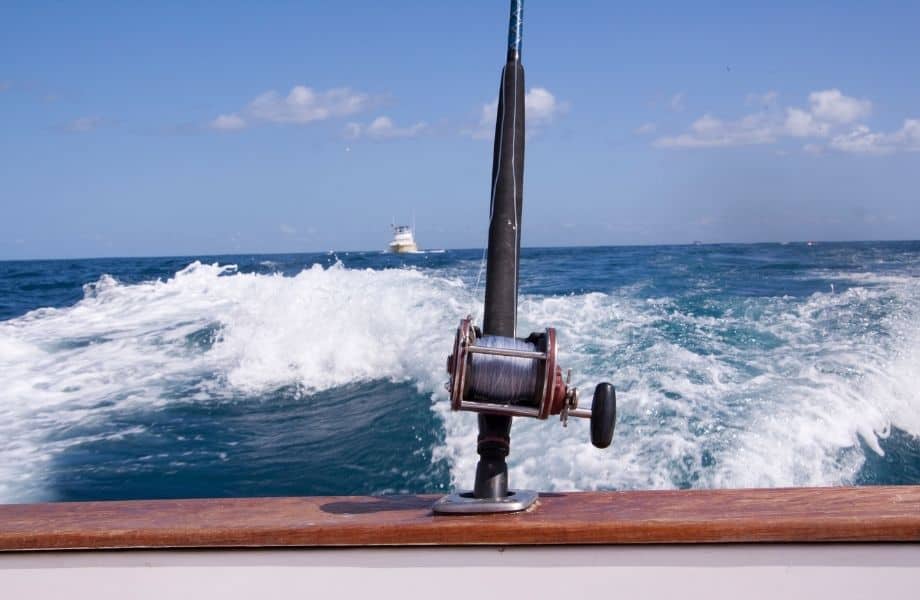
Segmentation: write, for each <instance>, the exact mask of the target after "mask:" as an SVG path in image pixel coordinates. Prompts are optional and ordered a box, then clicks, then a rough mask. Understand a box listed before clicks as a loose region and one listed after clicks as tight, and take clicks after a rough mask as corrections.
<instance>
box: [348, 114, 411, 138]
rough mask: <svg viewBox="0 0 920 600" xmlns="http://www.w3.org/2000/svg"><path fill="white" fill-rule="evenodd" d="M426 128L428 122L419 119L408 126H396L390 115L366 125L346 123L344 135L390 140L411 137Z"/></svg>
mask: <svg viewBox="0 0 920 600" xmlns="http://www.w3.org/2000/svg"><path fill="white" fill-rule="evenodd" d="M427 129H428V124H427V123H425V122H423V121H419V122H418V123H415V124H414V125H410V126H408V127H398V126H396V124H395V123H393V120H392V119H391V118H390V117H387V116H380V117H377V118H376V119H374V120H373V121H371V122H370V124H368V125H367V126H364V125H361V124H360V123H348V124H346V125H345V137H347V138H349V139H357V138H359V137H367V138H370V139H375V140H391V139H396V138H412V137H416V136H418V135H419V134H421V133H424V132H425V130H427Z"/></svg>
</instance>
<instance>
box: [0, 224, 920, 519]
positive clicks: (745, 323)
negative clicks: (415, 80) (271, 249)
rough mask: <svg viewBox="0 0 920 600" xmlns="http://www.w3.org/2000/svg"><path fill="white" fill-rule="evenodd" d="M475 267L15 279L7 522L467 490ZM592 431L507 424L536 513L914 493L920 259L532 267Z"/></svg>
mask: <svg viewBox="0 0 920 600" xmlns="http://www.w3.org/2000/svg"><path fill="white" fill-rule="evenodd" d="M481 256H482V252H481V250H461V251H447V252H445V253H431V254H419V255H410V256H390V255H383V254H380V253H377V252H367V253H355V252H351V253H345V252H342V253H334V254H298V255H265V256H252V255H246V256H220V257H181V258H144V259H99V260H63V261H25V262H0V502H33V501H49V500H87V499H115V498H178V497H200V496H251V495H279V494H324V495H325V494H366V493H384V492H422V491H440V490H446V489H449V488H451V487H452V486H459V487H466V486H468V485H470V483H471V481H472V473H473V469H474V466H475V459H476V456H475V451H474V447H475V442H474V440H475V434H476V425H475V422H476V419H475V416H474V415H471V414H454V413H450V411H449V410H448V407H447V399H446V395H445V393H444V391H443V384H444V381H445V380H446V374H445V373H444V362H445V358H446V355H447V353H448V351H449V349H450V345H451V342H452V339H453V332H454V329H455V327H456V325H457V323H458V322H459V320H460V319H461V318H462V317H463V316H465V315H466V314H467V313H469V312H472V313H473V314H474V316H475V315H476V314H478V313H481V309H480V306H481V298H482V292H483V290H482V287H481V284H477V281H478V280H479V279H480V260H481ZM521 270H522V273H521V282H522V289H521V294H522V296H521V303H520V327H521V330H520V331H519V333H520V334H521V335H526V333H528V332H529V331H531V330H542V329H543V328H545V327H547V326H554V327H556V328H557V329H558V331H559V344H560V359H561V362H562V365H563V367H566V368H572V369H573V371H574V380H575V383H576V385H579V387H581V388H582V389H590V388H591V387H593V384H595V383H596V382H597V381H600V380H602V379H609V380H611V381H612V382H614V383H615V384H616V386H617V390H618V398H619V402H620V414H619V422H618V426H617V433H616V436H615V439H614V444H613V446H612V447H611V448H610V449H608V450H605V451H601V450H597V449H595V448H593V447H592V446H591V445H590V443H589V441H588V431H587V424H586V423H583V422H574V423H570V425H569V427H568V428H567V429H563V428H562V427H561V426H560V425H559V423H558V421H556V420H550V421H548V422H537V421H527V420H516V421H515V425H514V428H513V435H512V455H511V458H510V465H511V479H512V485H513V486H516V487H529V488H536V489H540V490H573V489H631V488H632V489H634V488H683V487H738V486H743V487H751V486H764V487H769V486H787V485H832V484H843V483H855V484H882V483H920V438H918V437H917V436H918V435H920V384H918V383H917V382H918V377H920V320H918V319H920V314H918V313H920V243H918V242H898V243H840V244H830V243H828V244H823V243H822V244H817V245H814V246H808V245H805V244H788V245H769V244H768V245H713V246H710V245H706V246H667V247H664V246H663V247H611V248H563V249H526V250H525V251H524V252H523V256H522V262H521Z"/></svg>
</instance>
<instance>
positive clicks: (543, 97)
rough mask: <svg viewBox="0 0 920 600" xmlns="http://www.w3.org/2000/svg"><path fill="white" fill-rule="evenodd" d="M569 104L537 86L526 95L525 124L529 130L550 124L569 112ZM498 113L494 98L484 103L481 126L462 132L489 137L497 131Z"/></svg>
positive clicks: (474, 136)
mask: <svg viewBox="0 0 920 600" xmlns="http://www.w3.org/2000/svg"><path fill="white" fill-rule="evenodd" d="M568 109H569V105H568V103H566V102H560V101H559V100H557V99H556V97H555V96H554V95H553V94H552V92H550V91H549V90H548V89H546V88H541V87H535V88H530V90H529V91H528V92H527V94H525V96H524V115H525V125H526V127H527V129H528V132H531V133H532V132H534V131H535V130H536V129H537V128H539V127H543V126H546V125H549V124H550V123H552V122H553V120H555V119H556V117H557V116H559V115H561V114H563V113H565V112H567V111H568ZM497 115H498V100H493V101H492V102H488V103H486V104H483V105H482V111H481V112H480V116H479V126H478V127H477V128H476V129H469V130H464V131H463V132H462V133H464V134H465V135H469V136H470V137H472V138H474V139H489V138H491V137H492V135H493V134H494V133H495V119H496V117H497Z"/></svg>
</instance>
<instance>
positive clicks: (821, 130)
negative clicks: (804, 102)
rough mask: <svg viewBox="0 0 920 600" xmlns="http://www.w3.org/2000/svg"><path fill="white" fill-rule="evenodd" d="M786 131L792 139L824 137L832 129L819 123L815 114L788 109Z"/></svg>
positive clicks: (825, 124)
mask: <svg viewBox="0 0 920 600" xmlns="http://www.w3.org/2000/svg"><path fill="white" fill-rule="evenodd" d="M784 129H785V131H786V133H787V134H788V135H791V136H792V137H816V136H817V137H822V136H825V135H827V133H828V130H829V129H830V127H829V126H828V124H827V123H821V122H819V121H818V120H817V119H816V118H815V116H814V115H813V114H811V113H810V112H808V111H804V110H802V109H801V108H787V109H786V122H785V124H784Z"/></svg>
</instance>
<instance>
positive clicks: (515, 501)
mask: <svg viewBox="0 0 920 600" xmlns="http://www.w3.org/2000/svg"><path fill="white" fill-rule="evenodd" d="M538 496H539V494H537V492H534V491H531V490H509V491H508V495H507V496H505V497H504V498H474V497H473V492H459V493H456V494H450V495H449V496H444V497H443V498H441V499H440V500H438V501H437V502H435V503H434V512H435V514H439V515H474V514H482V513H505V512H519V511H522V510H527V509H528V508H530V507H531V506H533V504H534V502H536V501H537V497H538Z"/></svg>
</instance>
